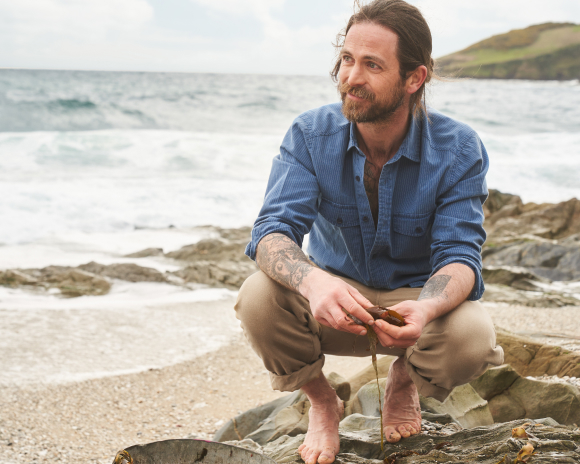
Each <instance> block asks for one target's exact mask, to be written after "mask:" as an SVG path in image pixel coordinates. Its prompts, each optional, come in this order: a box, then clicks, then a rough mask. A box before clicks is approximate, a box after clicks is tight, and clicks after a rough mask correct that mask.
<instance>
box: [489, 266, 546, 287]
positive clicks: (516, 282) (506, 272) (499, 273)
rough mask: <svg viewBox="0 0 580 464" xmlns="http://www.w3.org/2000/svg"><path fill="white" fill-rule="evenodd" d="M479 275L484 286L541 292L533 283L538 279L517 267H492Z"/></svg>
mask: <svg viewBox="0 0 580 464" xmlns="http://www.w3.org/2000/svg"><path fill="white" fill-rule="evenodd" d="M481 275H482V277H483V280H484V281H485V283H486V284H501V285H508V286H511V287H514V288H517V289H519V290H532V291H534V290H535V291H538V290H541V287H538V286H537V285H536V284H535V283H534V282H533V281H534V280H538V277H537V276H535V275H534V274H532V273H531V272H527V271H526V269H524V268H519V267H492V266H487V267H484V268H483V269H482V272H481Z"/></svg>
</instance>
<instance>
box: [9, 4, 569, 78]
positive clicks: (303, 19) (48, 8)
mask: <svg viewBox="0 0 580 464" xmlns="http://www.w3.org/2000/svg"><path fill="white" fill-rule="evenodd" d="M410 1H411V3H413V4H415V5H417V6H419V7H420V8H421V9H422V10H423V11H424V13H425V16H426V17H427V19H428V21H429V23H430V25H431V27H432V31H433V36H434V55H435V56H441V55H443V54H446V53H450V52H453V51H456V50H459V49H461V48H464V47H466V46H468V45H470V44H472V43H474V42H476V41H478V40H481V39H484V38H486V37H488V36H490V35H492V34H498V33H501V32H505V31H507V30H509V29H513V28H518V27H525V26H527V25H529V24H533V23H539V22H545V21H566V20H567V21H576V22H580V2H578V1H577V0H552V2H551V3H550V5H549V6H548V5H547V4H546V3H545V1H542V2H541V1H540V0H527V1H524V0H507V1H506V0H487V1H486V2H466V1H465V0H437V1H434V0H410ZM352 6H353V2H352V0H219V1H217V0H0V63H1V64H2V65H3V66H11V67H28V68H61V69H62V68H69V69H103V70H115V69H116V70H149V71H190V72H227V73H273V74H277V73H282V74H319V75H320V74H326V73H327V72H328V70H329V69H330V67H331V64H332V61H333V57H334V49H333V47H332V45H331V42H332V41H333V40H334V38H335V37H336V33H337V32H338V31H339V30H340V29H341V28H343V27H344V26H345V23H346V20H347V19H348V17H349V16H350V14H352Z"/></svg>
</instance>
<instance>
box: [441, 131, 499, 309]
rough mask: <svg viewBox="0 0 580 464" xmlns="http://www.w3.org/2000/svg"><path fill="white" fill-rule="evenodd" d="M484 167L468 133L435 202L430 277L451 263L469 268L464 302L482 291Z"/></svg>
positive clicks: (477, 141)
mask: <svg viewBox="0 0 580 464" xmlns="http://www.w3.org/2000/svg"><path fill="white" fill-rule="evenodd" d="M488 167H489V160H488V156H487V152H486V150H485V147H484V146H483V144H482V142H481V140H480V139H479V137H478V136H477V135H476V134H475V133H472V134H471V135H470V136H468V138H467V139H466V140H465V141H464V142H463V144H462V147H461V149H460V150H459V152H458V155H457V158H456V160H455V163H454V165H453V168H452V170H451V172H450V176H449V182H448V183H447V185H446V191H444V192H443V193H442V195H440V196H439V198H438V200H437V207H436V210H435V218H434V222H433V227H432V237H433V241H432V244H431V266H432V273H431V275H433V274H435V273H436V272H437V271H439V270H440V269H441V268H442V267H444V266H447V265H448V264H451V263H461V264H465V265H466V266H469V267H470V268H471V269H472V270H473V272H474V274H475V285H474V287H473V290H472V292H471V294H470V295H469V297H468V300H478V299H480V298H481V296H482V295H483V292H484V290H485V288H484V284H483V279H482V276H481V268H482V261H481V247H482V246H483V243H484V242H485V238H486V234H485V230H484V229H483V220H484V214H483V203H484V201H485V200H486V198H487V193H488V192H487V186H486V182H485V174H486V173H487V170H488Z"/></svg>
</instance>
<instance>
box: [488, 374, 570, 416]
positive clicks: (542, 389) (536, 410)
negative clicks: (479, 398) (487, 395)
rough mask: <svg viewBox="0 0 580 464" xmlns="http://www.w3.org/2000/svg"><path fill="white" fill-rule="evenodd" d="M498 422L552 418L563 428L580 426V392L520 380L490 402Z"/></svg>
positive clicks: (567, 385)
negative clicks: (514, 418)
mask: <svg viewBox="0 0 580 464" xmlns="http://www.w3.org/2000/svg"><path fill="white" fill-rule="evenodd" d="M489 405H490V409H491V411H492V414H493V418H494V420H495V421H496V422H504V421H507V420H513V416H514V415H516V414H518V415H519V417H521V418H524V417H526V418H531V419H539V418H542V417H551V418H553V419H554V420H556V421H557V422H559V423H560V424H565V425H572V424H577V423H580V390H578V388H576V387H574V386H573V385H569V384H565V383H551V382H542V381H539V380H533V379H529V378H523V377H520V378H519V379H517V380H516V381H515V382H514V383H513V384H512V385H511V386H510V387H509V388H508V389H507V390H506V391H504V392H503V393H501V394H500V395H497V396H495V397H493V398H492V399H490V400H489Z"/></svg>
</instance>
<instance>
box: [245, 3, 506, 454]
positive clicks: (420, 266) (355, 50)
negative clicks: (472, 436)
mask: <svg viewBox="0 0 580 464" xmlns="http://www.w3.org/2000/svg"><path fill="white" fill-rule="evenodd" d="M341 37H342V39H341V41H340V43H339V44H338V45H339V47H340V50H339V52H340V53H339V57H338V60H337V62H336V65H335V67H334V70H333V72H332V75H333V77H334V78H335V80H336V81H337V85H338V90H339V92H340V96H341V100H342V101H341V102H340V103H337V104H331V105H328V106H323V107H321V108H318V109H315V110H311V111H308V112H306V113H304V114H302V115H300V116H299V117H298V118H297V119H296V120H295V121H294V123H293V124H292V126H291V128H290V130H289V131H288V133H287V135H286V137H285V138H284V141H283V143H282V145H281V147H280V154H279V155H278V156H276V157H275V159H274V161H273V166H272V171H271V174H270V180H269V183H268V187H267V192H266V196H265V200H264V205H263V207H262V209H261V211H260V214H259V217H258V219H257V220H256V222H255V225H254V228H253V231H252V241H251V242H250V244H249V245H248V248H247V250H246V253H247V255H248V256H249V257H250V258H252V259H255V260H256V261H257V263H258V265H259V267H260V269H261V271H259V272H258V273H256V274H254V275H252V276H251V277H250V278H249V279H248V280H247V281H246V282H245V283H244V285H243V286H242V288H241V290H240V293H239V298H238V302H237V304H236V314H237V317H238V318H239V319H240V320H241V322H242V327H243V329H244V332H245V334H246V336H247V338H248V340H249V342H250V343H251V345H252V347H253V349H254V350H255V351H256V352H257V353H258V355H259V356H260V357H261V358H262V360H263V362H264V365H265V366H266V368H267V369H268V371H269V372H270V377H271V382H272V386H273V388H275V389H277V390H281V391H294V390H297V389H299V388H301V389H302V390H303V391H304V393H306V395H307V396H308V398H309V400H310V402H311V409H310V422H309V426H308V433H307V435H306V439H305V441H304V444H303V445H302V446H301V447H300V453H301V456H302V458H303V459H304V461H305V462H306V463H312V464H314V463H316V462H318V463H320V464H326V463H331V462H333V461H334V458H335V456H336V454H337V453H338V451H339V437H338V423H339V421H340V419H341V418H342V414H343V405H342V402H341V401H340V400H339V399H338V397H337V396H336V393H335V392H334V390H333V389H332V388H331V387H330V385H329V383H328V381H327V380H326V378H325V377H324V375H323V374H322V367H323V364H324V355H325V354H332V355H339V356H369V351H368V348H369V342H368V338H367V337H365V336H364V335H366V330H365V328H364V327H362V326H360V325H357V324H353V323H352V320H350V319H349V318H348V317H347V316H346V315H345V312H344V311H343V309H346V310H347V311H348V313H350V314H351V315H352V316H355V317H356V318H357V319H359V320H360V321H363V322H365V323H368V324H369V325H370V326H372V328H373V330H374V331H375V332H376V334H377V336H378V338H379V341H380V344H381V346H379V347H378V349H377V352H378V353H379V354H388V355H394V356H397V357H398V359H397V360H396V361H395V362H394V363H393V364H392V366H391V369H390V371H389V374H388V378H387V384H386V391H385V399H384V409H383V418H384V434H385V437H386V439H387V440H388V441H389V442H397V441H399V440H401V439H402V438H406V437H409V436H410V435H413V434H416V433H418V432H419V431H420V429H421V411H420V407H419V396H418V393H421V394H422V395H424V396H427V397H433V398H436V399H438V400H440V401H443V400H444V399H445V398H446V397H447V395H449V393H450V392H451V390H452V389H453V388H454V387H456V386H458V385H462V384H465V383H467V382H469V381H471V380H472V379H474V378H476V377H478V376H479V375H481V374H482V373H483V372H484V371H485V370H486V369H487V368H488V367H489V366H490V365H499V364H501V363H502V362H503V352H502V349H501V348H499V347H496V340H495V332H494V328H493V324H492V322H491V319H490V317H489V315H488V314H487V313H486V312H485V310H484V309H483V307H482V306H481V305H480V303H479V302H478V301H477V300H478V299H479V298H480V297H481V295H482V293H483V282H482V278H481V256H480V250H481V246H482V244H483V242H484V240H485V232H484V230H483V227H482V223H483V211H482V204H483V202H484V200H485V199H486V196H487V188H486V184H485V174H486V172H487V169H488V157H487V153H486V151H485V148H484V147H483V145H482V143H481V141H480V139H479V137H478V136H477V134H476V133H475V132H474V131H473V130H472V129H470V128H469V127H468V126H466V125H465V124H462V123H459V122H457V121H454V120H453V119H451V118H449V117H447V116H444V115H442V114H440V113H438V112H436V111H435V110H432V109H429V111H427V108H426V106H425V99H424V90H425V84H426V83H427V82H428V81H429V80H430V79H431V77H432V75H433V59H432V58H431V34H430V31H429V28H428V26H427V23H426V22H425V20H424V19H423V16H422V15H421V13H420V12H419V11H418V10H417V9H416V8H415V7H413V6H411V5H409V4H407V3H406V2H404V1H403V0H375V1H374V2H372V3H370V4H368V5H366V6H363V7H361V8H360V9H359V11H358V12H356V13H355V14H354V15H353V16H352V17H351V18H350V20H349V22H348V25H347V27H346V30H345V32H344V34H343V35H342V36H341ZM307 233H309V244H308V257H307V256H306V255H305V254H304V253H303V252H302V249H301V247H302V241H303V238H304V235H305V234H307ZM375 305H380V306H386V307H389V308H392V309H394V310H396V311H397V312H398V313H399V314H401V315H402V316H403V317H404V318H405V321H406V325H405V326H404V327H396V326H393V325H389V324H388V323H386V322H384V321H381V320H378V321H373V318H372V317H371V316H370V314H369V313H368V312H366V311H365V308H369V307H371V306H375ZM361 335H363V336H361Z"/></svg>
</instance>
